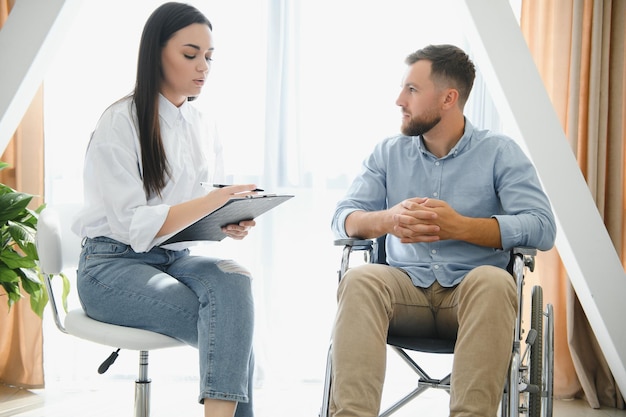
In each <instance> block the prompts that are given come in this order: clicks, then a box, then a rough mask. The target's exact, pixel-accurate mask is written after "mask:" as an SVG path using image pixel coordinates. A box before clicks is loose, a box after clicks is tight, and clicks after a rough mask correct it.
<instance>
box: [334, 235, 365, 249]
mask: <svg viewBox="0 0 626 417" xmlns="http://www.w3.org/2000/svg"><path fill="white" fill-rule="evenodd" d="M335 246H349V247H351V248H352V250H369V249H371V248H372V247H373V246H374V241H373V240H371V239H356V238H352V237H349V238H345V239H337V240H335Z"/></svg>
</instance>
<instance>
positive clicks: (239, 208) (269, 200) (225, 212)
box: [161, 194, 293, 245]
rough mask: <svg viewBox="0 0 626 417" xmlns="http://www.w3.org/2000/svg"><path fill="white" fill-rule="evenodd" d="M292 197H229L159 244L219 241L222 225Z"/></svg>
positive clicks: (270, 195)
mask: <svg viewBox="0 0 626 417" xmlns="http://www.w3.org/2000/svg"><path fill="white" fill-rule="evenodd" d="M292 197H293V195H274V194H261V195H253V196H247V197H240V198H231V199H230V200H228V201H227V202H226V204H224V205H223V206H222V207H220V208H218V209H217V210H215V211H214V212H212V213H210V214H207V215H206V216H204V217H203V218H201V219H200V220H198V221H197V222H195V223H193V224H191V225H189V226H187V227H186V228H184V229H183V230H181V231H180V232H178V233H176V234H175V235H174V236H172V237H170V238H169V239H167V240H166V241H165V242H163V243H161V245H169V244H171V243H177V242H190V241H215V242H219V241H220V240H222V239H224V238H225V237H226V235H225V234H224V233H223V232H222V227H223V226H226V225H227V224H237V223H239V222H240V221H242V220H252V219H256V218H257V217H258V216H260V215H261V214H263V213H265V212H267V211H269V210H271V209H273V208H274V207H276V206H278V205H279V204H282V203H284V202H285V201H287V200H289V199H290V198H292Z"/></svg>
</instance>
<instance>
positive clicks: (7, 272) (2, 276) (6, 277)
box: [0, 263, 20, 283]
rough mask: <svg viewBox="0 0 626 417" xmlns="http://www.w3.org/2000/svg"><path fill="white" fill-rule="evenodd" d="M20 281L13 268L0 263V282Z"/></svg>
mask: <svg viewBox="0 0 626 417" xmlns="http://www.w3.org/2000/svg"><path fill="white" fill-rule="evenodd" d="M19 281H20V277H19V275H17V272H15V270H13V269H11V268H8V267H7V266H6V265H5V264H3V263H0V283H5V282H6V283H17V282H19Z"/></svg>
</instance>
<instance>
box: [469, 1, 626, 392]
mask: <svg viewBox="0 0 626 417" xmlns="http://www.w3.org/2000/svg"><path fill="white" fill-rule="evenodd" d="M459 6H460V7H465V8H466V9H467V12H468V14H469V17H470V18H469V19H468V20H467V21H468V25H467V28H466V29H467V34H468V36H469V39H470V43H471V46H472V50H473V51H474V52H475V54H476V62H477V65H479V66H480V69H481V71H482V72H483V74H484V75H485V80H486V82H487V85H488V87H489V90H490V91H491V93H492V95H493V98H494V100H495V101H496V104H498V108H499V109H500V111H501V116H502V117H503V118H505V120H507V122H510V123H513V124H514V125H515V126H516V127H517V129H518V131H519V133H520V134H521V139H522V140H521V145H522V146H523V147H524V148H525V150H526V151H527V152H528V154H529V156H530V157H531V159H532V161H533V163H534V164H535V166H536V167H537V171H538V173H539V177H540V178H541V181H542V183H543V186H544V189H545V190H546V193H547V194H548V196H549V197H550V201H551V202H552V207H553V209H554V212H555V215H556V219H557V225H558V233H557V241H556V244H557V247H558V249H559V253H560V255H561V258H562V259H563V262H564V264H565V267H566V268H567V272H568V274H569V278H570V280H571V282H572V285H573V286H574V289H575V290H576V294H577V295H578V298H579V299H580V302H581V305H582V307H583V309H584V310H585V313H586V315H587V318H588V319H589V322H590V324H591V327H592V329H593V331H594V333H595V335H596V337H597V339H598V342H599V344H600V347H601V349H602V352H603V353H604V356H605V357H606V360H607V362H608V364H609V367H610V368H611V371H612V373H613V376H614V377H615V380H616V381H617V384H618V386H619V388H620V390H621V392H626V369H625V367H624V364H625V363H626V326H624V323H623V321H624V317H626V303H624V296H623V295H624V289H625V288H626V274H625V273H624V268H623V267H622V264H621V262H620V260H619V257H618V255H617V252H616V250H615V247H614V246H613V243H612V242H611V239H610V237H609V234H608V232H607V230H606V227H605V226H604V223H603V221H602V218H601V217H600V214H599V212H598V210H597V208H596V205H595V203H594V201H593V198H592V197H591V193H590V192H589V189H588V187H587V184H586V182H585V179H584V178H583V175H582V173H581V171H580V169H579V167H578V164H577V163H576V159H575V157H574V154H573V152H572V149H571V148H570V145H569V143H568V141H567V139H566V137H565V133H564V132H563V128H562V127H561V124H560V122H559V119H558V117H557V115H556V112H555V110H554V108H553V107H552V103H551V101H550V98H549V96H548V94H547V92H546V90H545V87H544V85H543V82H542V80H541V78H540V76H539V72H538V71H537V68H536V66H535V64H534V61H533V58H532V56H531V54H530V51H529V50H528V46H527V44H526V41H525V40H524V37H523V35H522V32H521V30H520V27H519V24H518V23H517V21H516V20H515V17H514V15H513V11H512V10H511V8H510V6H509V4H508V2H507V1H503V0H498V1H493V0H464V1H459Z"/></svg>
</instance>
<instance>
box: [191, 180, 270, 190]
mask: <svg viewBox="0 0 626 417" xmlns="http://www.w3.org/2000/svg"><path fill="white" fill-rule="evenodd" d="M200 185H201V186H203V187H205V188H206V187H213V188H224V187H229V185H228V184H209V183H208V182H201V183H200ZM252 191H257V192H258V191H265V190H263V189H261V188H255V189H254V190H252Z"/></svg>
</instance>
